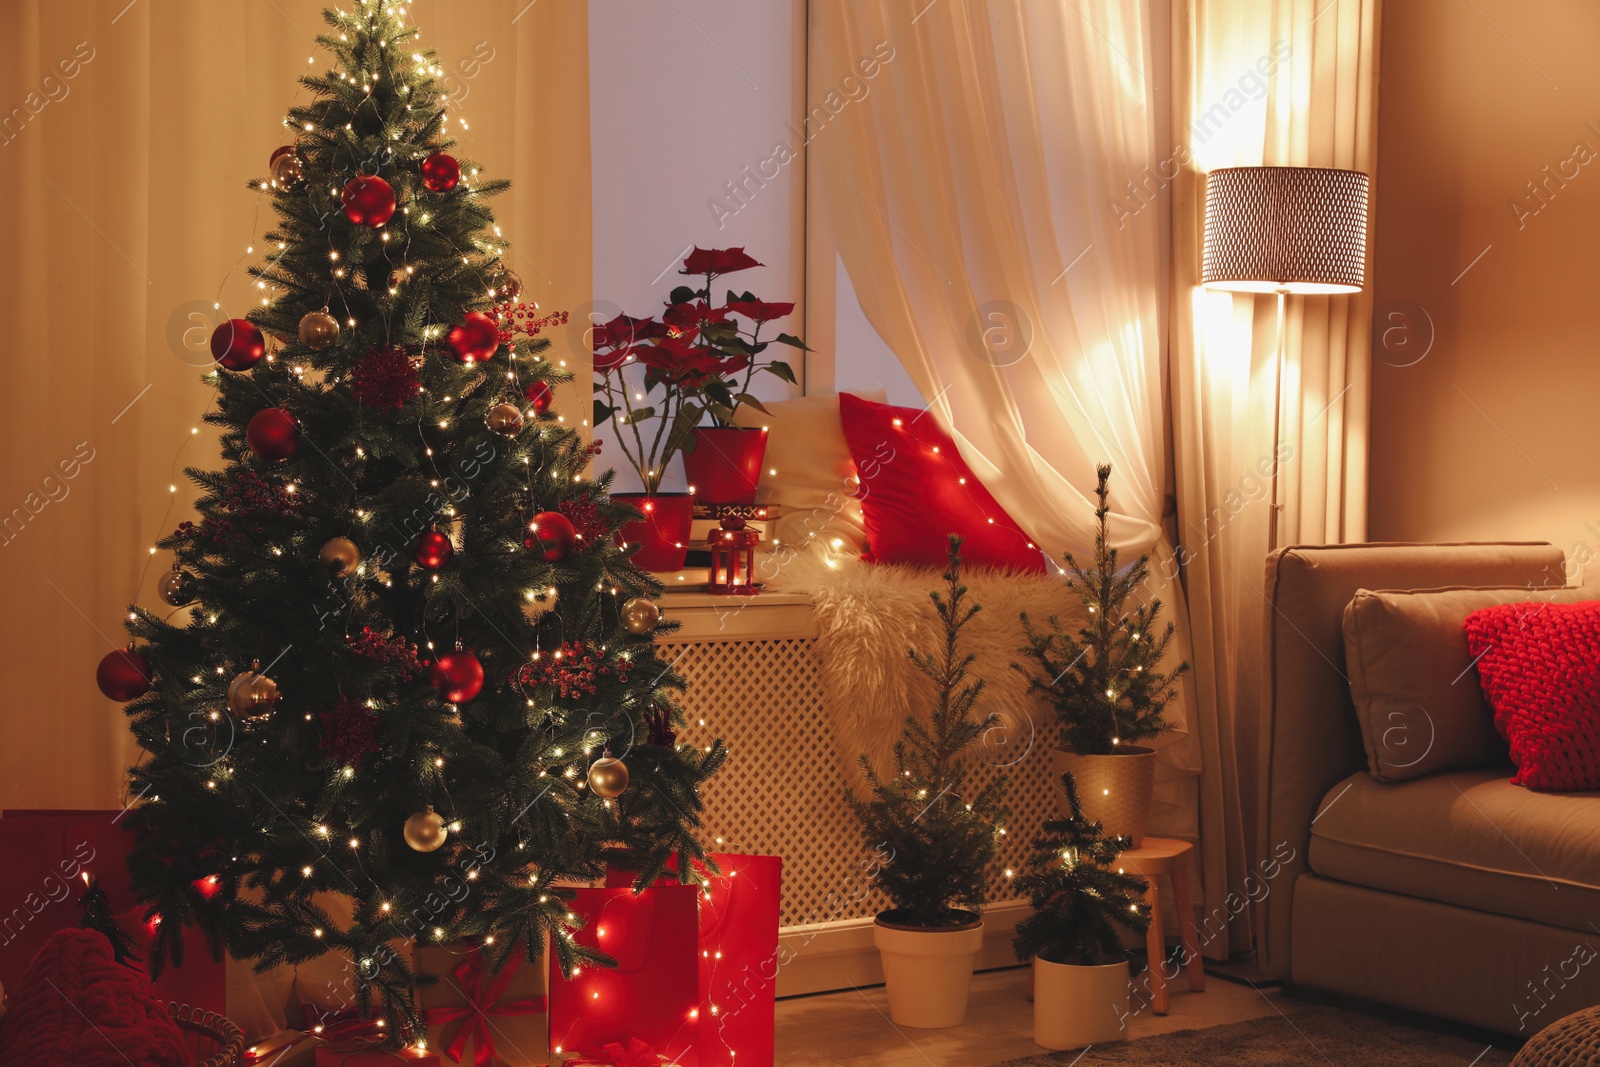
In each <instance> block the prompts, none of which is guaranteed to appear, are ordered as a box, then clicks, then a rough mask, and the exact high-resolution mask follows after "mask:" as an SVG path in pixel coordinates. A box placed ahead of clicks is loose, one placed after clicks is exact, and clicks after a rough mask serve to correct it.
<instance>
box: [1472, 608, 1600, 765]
mask: <svg viewBox="0 0 1600 1067" xmlns="http://www.w3.org/2000/svg"><path fill="white" fill-rule="evenodd" d="M1467 646H1468V647H1469V648H1470V649H1471V650H1472V658H1473V662H1475V663H1476V664H1477V665H1478V675H1479V677H1480V678H1482V680H1483V691H1484V694H1485V695H1486V696H1487V697H1488V698H1489V703H1490V704H1492V705H1493V706H1494V724H1495V726H1496V727H1497V728H1498V729H1499V730H1500V732H1501V733H1502V734H1504V735H1505V737H1506V739H1507V740H1508V741H1510V742H1511V762H1513V763H1515V764H1516V765H1517V774H1516V777H1514V778H1512V779H1511V780H1512V781H1513V782H1515V783H1516V784H1517V785H1525V786H1527V787H1528V788H1529V789H1550V790H1578V789H1600V602H1597V601H1593V600H1591V601H1587V602H1585V603H1582V604H1550V603H1546V602H1544V601H1536V602H1534V603H1531V604H1502V605H1500V606H1498V607H1493V608H1483V609H1480V610H1478V611H1474V612H1473V613H1472V614H1471V615H1469V616H1467Z"/></svg>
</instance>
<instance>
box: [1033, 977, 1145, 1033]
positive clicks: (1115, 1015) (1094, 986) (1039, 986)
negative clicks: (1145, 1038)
mask: <svg viewBox="0 0 1600 1067" xmlns="http://www.w3.org/2000/svg"><path fill="white" fill-rule="evenodd" d="M1127 1017H1128V965H1127V963H1126V962H1123V963H1108V964H1106V965H1105V966H1103V967H1076V966H1073V965H1071V964H1065V963H1051V962H1050V961H1049V960H1045V959H1040V958H1039V957H1038V956H1035V957H1034V958H1033V1043H1034V1044H1035V1045H1042V1046H1043V1047H1045V1048H1048V1049H1068V1048H1082V1047H1084V1046H1085V1045H1104V1044H1108V1043H1110V1042H1112V1041H1123V1040H1126V1039H1127V1036H1128V1031H1127V1025H1126V1022H1125V1020H1126V1019H1127Z"/></svg>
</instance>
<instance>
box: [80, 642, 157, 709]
mask: <svg viewBox="0 0 1600 1067" xmlns="http://www.w3.org/2000/svg"><path fill="white" fill-rule="evenodd" d="M94 681H95V684H96V685H98V686H99V687H100V692H102V693H104V694H105V695H106V696H107V697H109V698H110V699H112V700H119V701H122V702H124V703H126V702H127V701H130V700H136V699H138V698H139V697H142V696H144V695H145V694H146V693H148V692H149V691H150V661H149V660H147V659H145V658H144V657H143V656H141V655H140V654H139V653H137V652H135V651H134V650H133V646H132V645H129V646H128V647H127V648H125V649H122V648H119V649H117V650H116V651H115V652H107V653H106V654H105V658H104V659H102V660H101V661H100V666H99V667H97V668H95V672H94Z"/></svg>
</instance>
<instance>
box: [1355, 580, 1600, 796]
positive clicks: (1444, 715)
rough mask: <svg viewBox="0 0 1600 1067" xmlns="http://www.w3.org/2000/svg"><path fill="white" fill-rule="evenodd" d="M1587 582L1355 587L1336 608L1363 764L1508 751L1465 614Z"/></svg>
mask: <svg viewBox="0 0 1600 1067" xmlns="http://www.w3.org/2000/svg"><path fill="white" fill-rule="evenodd" d="M1596 595H1597V594H1596V590H1594V589H1592V588H1590V589H1554V590H1549V591H1539V592H1533V591H1531V590H1530V589H1529V588H1528V587H1527V586H1526V585H1519V586H1509V587H1503V588H1492V589H1484V588H1466V587H1455V588H1449V589H1416V590H1382V591H1377V592H1374V591H1372V590H1368V589H1362V590H1360V591H1359V592H1357V593H1356V595H1355V597H1354V598H1353V599H1352V600H1351V601H1350V603H1349V605H1348V606H1347V607H1346V608H1345V610H1344V646H1345V663H1346V665H1347V670H1348V672H1349V676H1350V697H1351V700H1352V701H1353V702H1354V703H1355V708H1356V720H1357V722H1359V723H1360V724H1361V739H1362V741H1363V743H1364V744H1365V746H1366V750H1367V769H1368V770H1369V771H1371V772H1372V774H1373V776H1374V777H1377V778H1381V779H1383V780H1384V781H1386V782H1400V781H1405V780H1406V779H1409V778H1420V777H1422V776H1423V775H1425V774H1434V773H1437V772H1439V771H1451V770H1466V769H1469V768H1473V767H1494V766H1500V765H1503V764H1505V763H1506V762H1507V761H1508V759H1509V758H1510V757H1509V755H1508V752H1507V749H1506V742H1505V740H1504V739H1503V738H1502V737H1501V736H1500V735H1499V734H1498V733H1496V732H1495V723H1494V714H1493V712H1492V711H1491V710H1490V708H1489V705H1488V703H1487V702H1486V701H1485V700H1484V697H1483V690H1482V689H1481V688H1480V687H1479V685H1478V673H1477V672H1476V671H1475V670H1473V669H1472V666H1473V662H1474V660H1473V656H1472V653H1471V652H1470V651H1469V650H1468V648H1467V634H1466V620H1467V616H1468V615H1470V614H1472V613H1473V612H1474V611H1477V610H1478V609H1480V608H1486V607H1490V606H1493V605H1498V604H1513V603H1519V602H1524V601H1528V600H1532V599H1535V598H1537V599H1538V600H1540V601H1542V602H1547V603H1557V604H1560V603H1571V602H1574V601H1579V600H1589V599H1593V598H1594V597H1595V596H1596Z"/></svg>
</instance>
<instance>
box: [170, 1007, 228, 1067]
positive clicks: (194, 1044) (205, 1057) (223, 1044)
mask: <svg viewBox="0 0 1600 1067" xmlns="http://www.w3.org/2000/svg"><path fill="white" fill-rule="evenodd" d="M167 1014H168V1015H170V1016H172V1021H173V1022H175V1023H177V1024H178V1029H179V1030H182V1031H183V1036H184V1039H185V1040H186V1041H188V1043H189V1052H190V1053H191V1054H192V1055H193V1056H194V1064H195V1067H240V1065H241V1064H242V1063H244V1032H243V1031H241V1030H240V1029H239V1028H238V1027H237V1026H235V1025H234V1024H233V1021H232V1020H230V1019H226V1018H224V1017H223V1016H221V1015H218V1014H217V1013H216V1012H210V1011H203V1010H201V1009H200V1008H191V1007H190V1006H189V1005H187V1004H168V1005H167Z"/></svg>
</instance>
